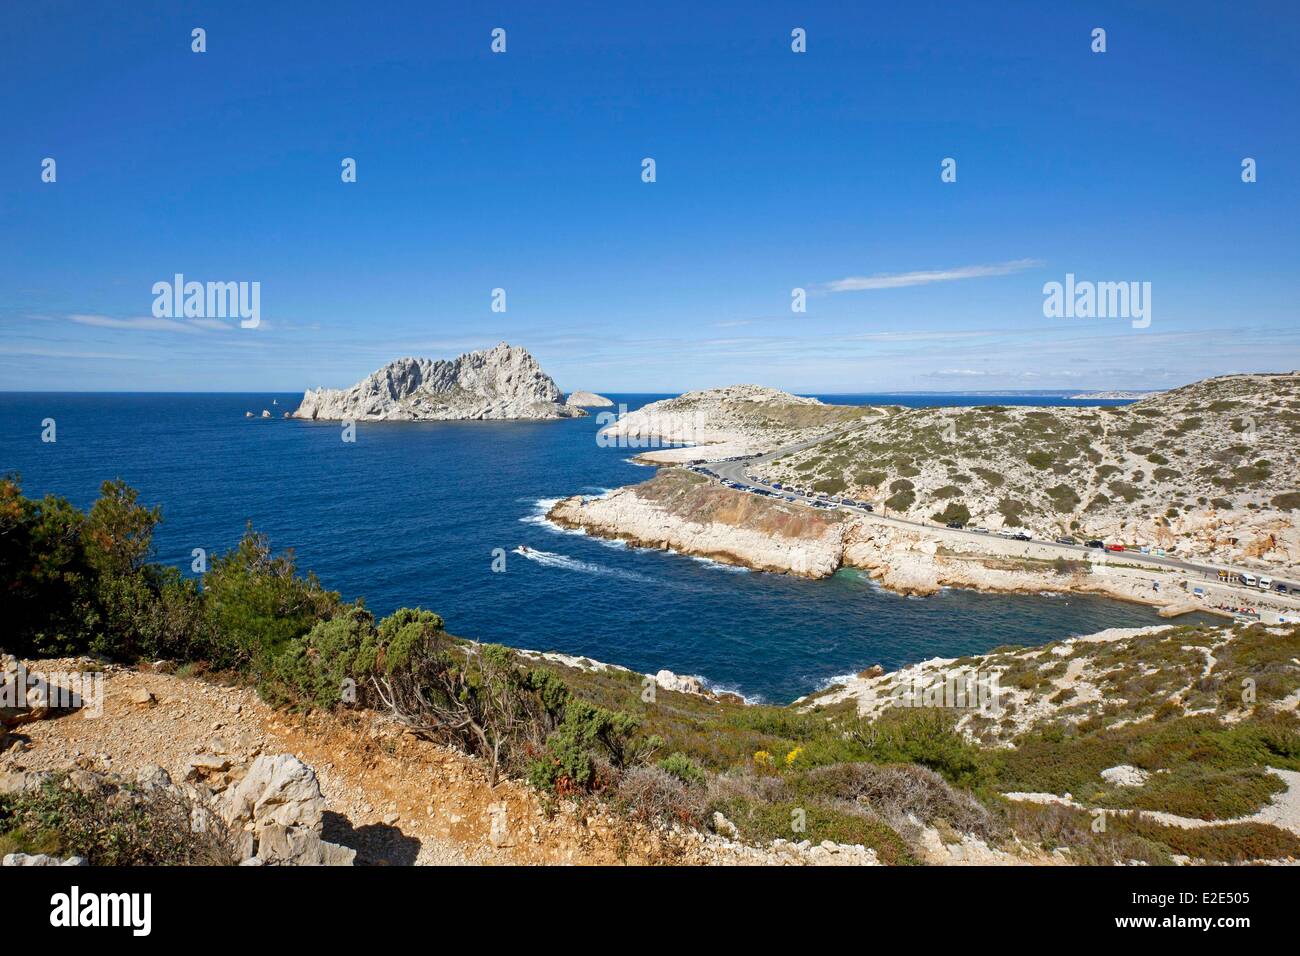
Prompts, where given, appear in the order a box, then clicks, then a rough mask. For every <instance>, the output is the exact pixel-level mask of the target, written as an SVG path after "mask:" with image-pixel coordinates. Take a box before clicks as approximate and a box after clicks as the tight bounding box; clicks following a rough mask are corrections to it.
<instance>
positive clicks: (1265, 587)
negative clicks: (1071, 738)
mask: <svg viewBox="0 0 1300 956" xmlns="http://www.w3.org/2000/svg"><path fill="white" fill-rule="evenodd" d="M754 457H757V456H755V455H733V456H732V457H730V458H721V459H718V460H717V461H716V462H712V464H717V463H719V462H725V461H742V460H744V459H749V458H754ZM687 467H688V468H689V469H690V470H691V471H693V472H695V473H696V474H698V475H704V476H706V477H708V478H714V479H716V480H718V481H720V482H721V483H722V484H723V485H725V486H726V487H728V488H731V489H734V490H736V491H744V492H748V493H749V494H752V495H760V496H762V497H765V498H776V499H778V500H779V499H784V500H785V501H789V502H797V501H799V500H800V499H801V498H802V499H805V500H806V501H807V503H808V504H809V505H811V506H812V507H814V508H823V509H827V510H835V509H838V508H840V507H842V506H843V507H849V508H860V509H862V510H863V511H868V512H874V511H875V510H876V509H875V506H874V505H872V504H871V502H869V501H862V500H860V499H856V498H848V497H844V496H839V497H836V496H835V495H830V494H827V493H826V492H824V491H812V490H809V489H807V488H798V487H795V486H793V485H785V484H783V483H782V482H779V481H773V482H770V483H769V482H767V481H766V479H764V478H761V477H759V476H758V475H751V474H748V473H746V475H745V477H746V478H747V479H748V480H749V481H751V482H754V484H753V485H746V484H743V483H741V482H739V481H733V480H731V479H730V478H724V477H723V476H722V475H719V474H718V473H717V472H716V471H714V470H713V469H712V468H709V467H708V464H706V463H705V461H704V460H696V461H691V462H689V463H688V464H687ZM946 527H949V528H952V529H953V530H956V531H969V532H971V533H973V534H996V535H997V536H998V537H999V538H1008V539H1011V540H1014V541H1033V540H1034V538H1033V536H1032V535H1031V534H1029V532H1027V531H1024V530H1020V529H1016V530H1012V529H1010V528H1003V529H1001V530H1000V531H997V532H993V531H990V530H989V529H988V528H978V527H976V528H968V527H967V526H966V525H965V524H964V523H963V522H961V521H949V522H948V523H947V525H946ZM1054 543H1055V544H1063V545H1069V546H1071V547H1080V546H1082V547H1085V548H1092V549H1095V550H1099V551H1108V552H1112V553H1116V554H1122V553H1125V552H1133V553H1135V554H1145V555H1154V556H1156V557H1175V556H1176V553H1177V550H1178V549H1177V548H1157V547H1150V546H1148V545H1123V544H1107V543H1106V542H1104V541H1101V540H1098V539H1095V538H1094V539H1091V540H1086V541H1084V542H1083V543H1082V545H1080V542H1079V540H1078V539H1076V538H1075V537H1073V536H1072V535H1061V536H1060V537H1058V538H1056V539H1055V540H1054ZM1219 580H1220V581H1222V582H1224V583H1226V584H1237V585H1241V586H1243V587H1248V588H1255V589H1257V590H1260V591H1274V592H1276V593H1278V594H1289V593H1291V591H1292V590H1293V589H1294V590H1300V588H1293V587H1292V586H1288V585H1287V584H1286V583H1285V582H1283V581H1274V580H1273V579H1272V578H1270V577H1256V576H1255V575H1253V574H1247V573H1246V572H1244V571H1242V572H1238V571H1222V570H1221V571H1219Z"/></svg>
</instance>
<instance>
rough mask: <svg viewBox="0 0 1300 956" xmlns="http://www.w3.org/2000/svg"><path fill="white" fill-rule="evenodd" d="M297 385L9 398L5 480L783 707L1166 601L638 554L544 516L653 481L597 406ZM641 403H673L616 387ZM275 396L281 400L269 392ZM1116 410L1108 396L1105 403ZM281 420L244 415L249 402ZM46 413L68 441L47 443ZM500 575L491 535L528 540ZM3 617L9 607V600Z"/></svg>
mask: <svg viewBox="0 0 1300 956" xmlns="http://www.w3.org/2000/svg"><path fill="white" fill-rule="evenodd" d="M299 397H300V396H299V395H297V394H264V395H231V394H186V395H159V394H135V395H132V394H87V393H80V394H56V393H14V392H10V393H0V473H11V472H18V473H19V474H20V475H21V478H22V483H23V488H24V491H25V493H26V494H28V495H29V496H33V497H39V496H42V495H44V494H46V493H48V492H53V493H55V494H60V495H63V496H65V497H67V498H69V499H70V500H71V501H72V502H73V503H74V504H76V505H78V506H81V507H85V506H88V505H89V504H90V503H91V502H92V501H93V500H94V499H95V497H96V495H97V493H98V488H99V485H100V483H101V482H102V481H104V480H105V479H107V478H119V477H120V478H123V479H125V480H126V481H127V482H128V483H129V484H131V485H133V486H134V487H135V488H137V489H139V490H140V492H141V497H142V499H143V500H144V501H145V502H147V503H149V504H158V505H161V506H162V509H163V523H162V525H161V527H160V528H159V530H158V533H157V534H156V536H155V543H156V547H157V553H156V556H155V557H156V560H159V561H162V562H166V563H169V564H174V565H176V566H178V567H180V568H182V569H183V570H184V571H185V572H186V573H189V567H190V561H191V557H190V555H191V551H192V549H194V548H204V549H206V550H207V551H208V553H209V554H212V553H216V552H220V551H224V550H225V549H227V548H230V547H231V546H232V545H234V544H235V543H236V541H238V539H239V537H240V535H241V534H242V532H243V530H244V527H245V525H246V524H247V523H248V522H252V524H253V526H254V527H255V528H257V529H258V530H259V531H263V532H266V533H267V534H268V535H270V538H271V543H272V545H273V546H274V547H275V548H276V549H277V550H281V549H289V548H292V549H293V550H294V552H295V554H296V556H297V560H298V564H299V567H300V568H302V569H311V570H314V571H315V572H316V573H317V574H318V575H319V576H320V578H321V580H322V582H323V583H324V584H325V585H326V586H327V587H330V588H332V589H335V590H338V591H341V592H342V593H343V595H344V596H345V597H348V598H353V597H358V596H362V597H364V598H365V600H366V604H367V605H368V606H369V607H370V608H371V609H372V610H373V611H375V612H376V613H377V614H386V613H388V612H390V611H392V610H393V609H394V608H397V607H401V606H403V605H411V606H416V605H418V606H422V607H426V608H430V609H432V610H436V611H438V612H439V613H440V614H442V615H443V616H444V617H445V618H446V620H447V622H448V627H449V629H450V630H451V631H452V632H453V633H456V634H459V635H462V636H464V637H473V638H477V639H482V640H492V641H499V642H501V643H505V644H511V645H514V646H516V647H526V648H534V649H540V650H555V651H562V652H564V653H569V654H581V655H586V656H589V657H592V658H595V659H597V660H603V661H608V662H611V663H616V664H622V665H624V666H627V667H631V668H635V669H637V670H641V671H655V670H658V669H659V668H663V667H666V668H668V669H670V670H673V671H676V672H677V673H680V674H698V675H701V676H703V677H705V678H706V679H707V680H708V681H709V682H710V683H711V684H712V685H714V686H716V687H718V688H721V689H728V690H734V691H737V692H739V693H742V694H744V695H745V696H747V697H750V698H752V699H762V700H766V701H771V702H786V701H789V700H792V699H793V698H795V697H797V696H799V695H801V694H805V693H808V692H809V691H812V690H814V689H816V688H818V687H820V686H822V685H824V684H825V683H826V682H827V681H828V680H829V679H830V678H832V677H834V676H836V675H841V674H845V673H849V672H852V671H856V670H860V669H862V668H864V667H866V666H869V665H871V664H875V663H880V664H883V665H884V666H885V667H886V668H893V667H897V666H900V665H904V664H907V663H911V662H914V661H917V660H920V659H923V658H927V657H933V656H936V655H942V656H957V655H961V654H968V653H975V652H979V651H983V650H987V649H989V648H992V647H995V646H997V645H999V644H1008V643H1018V644H1035V643H1043V642H1046V641H1050V640H1054V639H1058V638H1062V637H1066V636H1068V635H1071V634H1083V633H1088V632H1091V631H1096V630H1100V629H1102V628H1106V627H1115V626H1135V625H1144V624H1152V623H1158V622H1159V620H1160V619H1159V618H1158V617H1157V616H1156V614H1155V613H1154V611H1152V610H1150V609H1147V608H1144V607H1141V606H1138V605H1131V604H1124V603H1120V602H1114V601H1107V600H1102V599H1099V598H1090V597H1073V596H1071V597H1049V596H1008V595H986V594H977V593H973V592H967V591H956V590H950V591H943V592H942V593H940V594H937V595H935V596H933V597H928V598H903V597H899V596H896V595H893V594H890V593H887V592H885V591H883V590H881V589H880V588H879V587H877V586H876V585H874V584H873V583H871V582H870V581H869V580H867V579H866V578H865V577H864V576H862V575H859V574H857V573H856V572H851V571H845V572H841V573H839V574H836V575H835V576H834V577H832V578H830V579H827V580H823V581H807V580H803V579H800V578H792V577H787V576H784V575H777V574H760V573H753V572H749V571H745V570H739V569H735V568H730V567H726V566H723V565H718V564H714V563H710V562H706V561H702V560H698V559H694V558H690V557H686V556H682V555H676V554H666V553H663V552H659V551H641V550H634V549H629V548H627V547H624V546H622V545H617V544H613V543H609V542H602V541H598V540H596V539H592V538H588V537H585V536H583V535H581V534H575V533H567V532H561V531H558V530H556V529H553V528H551V527H550V526H548V525H547V524H545V523H544V522H543V521H542V520H541V515H542V513H543V512H544V510H545V508H546V506H547V504H548V503H549V502H550V501H552V500H554V499H556V498H560V497H563V496H567V495H571V494H595V493H599V492H602V491H604V490H607V489H611V488H614V487H617V486H619V485H624V484H629V483H632V482H637V481H642V480H645V479H647V478H649V477H651V475H652V471H651V469H649V468H645V467H641V466H638V465H633V464H631V463H630V462H628V461H627V460H626V459H627V458H628V457H629V454H630V453H629V451H628V450H627V449H617V448H601V447H599V446H598V445H597V444H596V440H595V435H596V431H597V428H598V423H597V419H596V416H595V415H594V414H593V415H591V416H590V417H587V418H582V419H571V420H566V421H556V422H433V423H393V424H371V423H361V424H359V425H358V426H357V440H356V442H355V443H354V444H347V443H344V442H343V441H342V440H341V438H340V427H339V425H338V424H336V423H314V422H299V421H291V420H284V419H282V418H280V415H281V414H282V413H283V412H284V411H287V410H291V409H293V408H295V407H297V402H298V399H299ZM610 397H611V398H613V399H614V400H615V401H616V402H621V403H624V404H626V405H627V407H628V408H629V409H635V408H638V407H640V406H641V405H643V404H645V403H646V402H649V401H654V400H656V399H659V398H663V397H666V396H662V395H612V396H610ZM826 398H827V400H831V401H839V402H845V401H851V402H872V403H897V404H907V405H935V404H1002V405H1009V404H1089V403H1084V402H1070V401H1066V400H1061V399H1057V398H1051V397H1042V396H1035V397H1027V396H1023V395H1021V396H989V395H979V396H954V395H942V396H926V395H914V394H912V395H858V396H826ZM273 402H277V403H278V404H273ZM1091 404H1102V403H1095V402H1094V403H1091ZM264 408H265V409H269V410H270V411H271V412H272V414H273V415H274V416H275V417H274V418H272V419H269V420H268V419H262V418H260V417H259V418H253V419H246V418H245V417H244V413H245V411H252V412H254V413H255V414H258V415H260V413H261V411H262V409H264ZM46 418H53V419H54V420H55V422H56V427H57V441H56V442H54V443H43V442H42V441H41V430H42V425H41V423H42V420H43V419H46ZM521 543H522V544H527V545H528V546H529V547H531V548H534V549H537V550H538V551H541V552H545V555H540V556H538V558H537V559H529V558H524V557H521V556H519V555H515V554H513V553H510V554H508V556H507V565H506V567H507V570H506V572H505V573H493V571H492V553H493V549H495V548H503V549H505V550H506V551H507V552H510V551H511V550H512V549H513V548H515V547H517V546H518V545H519V544H521ZM0 617H2V612H0Z"/></svg>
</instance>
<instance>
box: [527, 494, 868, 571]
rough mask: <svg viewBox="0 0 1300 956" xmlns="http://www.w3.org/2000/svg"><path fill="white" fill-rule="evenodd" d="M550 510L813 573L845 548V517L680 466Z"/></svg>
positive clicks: (646, 543) (625, 533)
mask: <svg viewBox="0 0 1300 956" xmlns="http://www.w3.org/2000/svg"><path fill="white" fill-rule="evenodd" d="M547 517H548V518H549V519H550V520H552V521H554V522H556V523H557V524H560V525H563V526H565V527H569V528H581V529H583V530H585V531H587V532H588V533H590V534H593V535H596V536H598V537H606V538H619V539H621V540H624V541H628V542H630V543H632V544H635V545H637V546H640V547H648V548H663V549H672V550H674V551H682V552H685V553H687V554H693V555H698V556H700V557H706V558H712V559H714V560H716V561H721V562H724V563H726V564H738V565H742V566H744V567H748V568H753V569H755V570H759V571H785V572H792V573H795V574H801V575H804V576H807V577H813V578H822V577H826V576H828V575H830V574H833V573H834V572H835V569H836V568H838V567H839V565H840V560H841V557H842V555H843V542H842V534H843V527H842V525H843V522H840V521H838V520H836V519H834V518H832V517H831V516H828V515H825V514H822V513H818V512H814V511H812V510H811V509H808V508H795V507H794V506H788V507H787V506H785V505H778V504H775V503H769V502H767V501H764V500H761V499H759V498H757V497H756V496H754V495H744V494H740V493H738V492H734V491H730V490H728V489H725V488H722V487H720V486H718V485H715V484H713V483H710V482H705V481H704V480H703V479H700V478H697V476H695V475H691V474H690V473H689V472H684V471H677V470H674V471H672V472H665V473H663V474H661V475H659V476H656V477H655V478H654V479H652V480H651V481H649V482H646V483H644V484H641V485H634V486H632V487H630V488H621V489H619V490H618V491H615V492H613V493H612V494H609V495H605V496H603V497H601V498H584V497H581V496H579V497H574V498H566V499H564V500H563V501H560V502H558V503H557V504H556V505H555V506H554V507H553V508H551V510H550V512H549V513H548V515H547Z"/></svg>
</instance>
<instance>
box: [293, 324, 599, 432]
mask: <svg viewBox="0 0 1300 956" xmlns="http://www.w3.org/2000/svg"><path fill="white" fill-rule="evenodd" d="M562 398H563V395H562V393H561V392H560V389H559V388H558V387H557V386H556V384H555V382H554V381H552V380H551V377H550V376H549V375H547V374H546V373H545V372H543V371H542V367H541V366H540V365H538V364H537V360H536V359H535V358H533V357H532V355H530V354H529V353H528V350H527V349H523V348H520V347H518V346H512V345H507V344H506V343H504V342H502V343H501V344H499V345H497V346H496V347H495V348H492V349H488V350H486V351H482V352H469V353H467V354H465V355H462V356H460V357H459V358H457V359H453V360H451V361H446V360H439V361H434V360H432V359H426V358H401V359H398V360H397V361H395V362H390V363H389V364H388V365H385V366H384V367H383V368H381V369H379V370H378V371H376V372H374V373H373V374H371V375H370V376H368V377H367V378H365V379H363V380H362V381H360V382H358V383H357V384H356V385H353V386H352V387H351V388H347V389H328V388H317V389H314V390H312V391H308V392H307V393H305V394H304V395H303V397H302V403H301V404H300V405H299V406H298V408H297V410H296V411H295V412H294V413H293V415H292V416H291V417H293V418H303V419H313V420H323V421H439V420H480V419H547V418H574V417H578V416H581V415H585V414H586V412H584V411H582V409H580V408H577V407H574V406H569V405H564V404H562V403H561V399H562Z"/></svg>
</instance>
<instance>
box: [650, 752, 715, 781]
mask: <svg viewBox="0 0 1300 956" xmlns="http://www.w3.org/2000/svg"><path fill="white" fill-rule="evenodd" d="M659 769H660V770H662V771H664V772H665V773H669V774H672V775H673V776H674V777H676V778H677V779H678V780H680V781H682V782H683V783H702V782H703V781H704V778H705V773H704V770H703V769H701V767H700V765H699V764H697V763H696V762H695V761H694V760H692V759H691V758H690V757H688V756H686V754H684V753H682V752H681V751H680V750H679V751H677V752H675V753H671V754H669V755H668V756H667V757H665V758H664V759H663V760H660V761H659Z"/></svg>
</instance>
